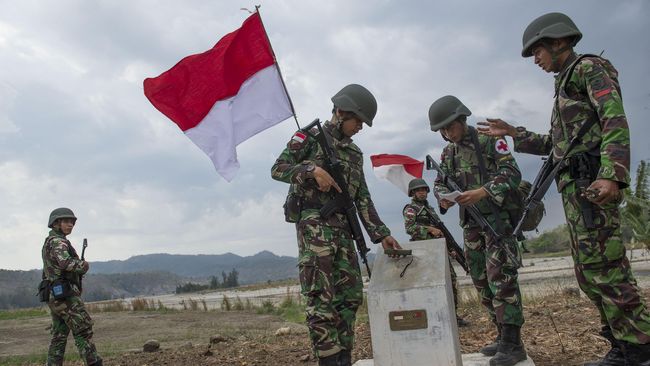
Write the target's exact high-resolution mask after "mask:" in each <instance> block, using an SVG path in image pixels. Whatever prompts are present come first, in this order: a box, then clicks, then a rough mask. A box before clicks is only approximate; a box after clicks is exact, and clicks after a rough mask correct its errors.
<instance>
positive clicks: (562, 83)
mask: <svg viewBox="0 0 650 366" xmlns="http://www.w3.org/2000/svg"><path fill="white" fill-rule="evenodd" d="M585 57H600V56H598V55H592V54H590V53H585V54H584V55H580V56H578V58H576V59H575V61H573V63H572V64H571V65H569V68H568V70H567V71H566V72H565V73H564V75H562V80H560V82H559V83H558V86H557V88H556V89H555V96H554V98H556V99H557V97H558V95H559V94H560V90H562V89H564V88H565V87H566V83H567V82H568V81H569V80H570V79H571V76H572V75H573V70H575V68H576V67H577V66H578V64H579V63H580V61H581V60H582V59H583V58H585Z"/></svg>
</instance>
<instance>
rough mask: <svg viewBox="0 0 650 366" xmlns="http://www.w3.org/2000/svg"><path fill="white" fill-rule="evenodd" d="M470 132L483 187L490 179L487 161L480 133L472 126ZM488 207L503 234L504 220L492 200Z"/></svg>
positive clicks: (469, 127) (498, 229) (499, 231)
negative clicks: (484, 158) (479, 136)
mask: <svg viewBox="0 0 650 366" xmlns="http://www.w3.org/2000/svg"><path fill="white" fill-rule="evenodd" d="M468 130H469V134H470V136H471V137H472V144H473V145H474V152H475V153H476V158H477V159H478V170H479V175H480V182H481V186H483V184H484V182H485V181H486V180H487V178H488V174H487V169H486V168H485V160H483V154H481V148H480V145H479V141H478V133H477V132H476V129H475V128H474V127H472V126H468ZM488 206H489V207H490V211H492V216H494V220H495V221H496V224H497V227H496V229H497V232H498V233H501V234H503V229H504V226H503V220H502V219H501V216H500V215H499V210H498V209H497V207H496V206H495V204H494V203H493V202H492V201H491V200H490V199H488Z"/></svg>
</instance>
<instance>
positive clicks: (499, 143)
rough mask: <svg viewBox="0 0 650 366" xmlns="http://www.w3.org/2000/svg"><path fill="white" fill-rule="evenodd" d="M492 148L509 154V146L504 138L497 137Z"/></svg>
mask: <svg viewBox="0 0 650 366" xmlns="http://www.w3.org/2000/svg"><path fill="white" fill-rule="evenodd" d="M494 150H495V151H496V152H497V153H499V154H501V155H506V154H510V146H508V143H507V142H506V140H505V139H497V140H496V141H495V142H494Z"/></svg>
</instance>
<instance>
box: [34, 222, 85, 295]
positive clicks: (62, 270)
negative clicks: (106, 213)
mask: <svg viewBox="0 0 650 366" xmlns="http://www.w3.org/2000/svg"><path fill="white" fill-rule="evenodd" d="M41 256H42V258H43V275H44V276H45V279H47V280H50V281H53V280H55V279H57V278H67V279H68V280H70V283H71V285H72V291H73V293H74V294H75V295H76V296H79V295H81V291H80V288H79V284H80V281H79V276H80V275H83V274H84V273H86V271H85V270H84V266H83V263H84V261H82V260H81V259H79V255H77V251H76V250H75V249H74V247H73V246H72V244H71V243H70V241H69V240H68V239H66V237H65V235H63V234H62V233H61V232H58V231H56V230H50V233H49V235H48V237H47V238H46V239H45V243H44V244H43V249H42V251H41Z"/></svg>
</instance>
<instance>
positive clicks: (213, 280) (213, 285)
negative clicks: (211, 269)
mask: <svg viewBox="0 0 650 366" xmlns="http://www.w3.org/2000/svg"><path fill="white" fill-rule="evenodd" d="M216 288H219V278H217V276H212V277H210V289H212V290H214V289H216Z"/></svg>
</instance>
